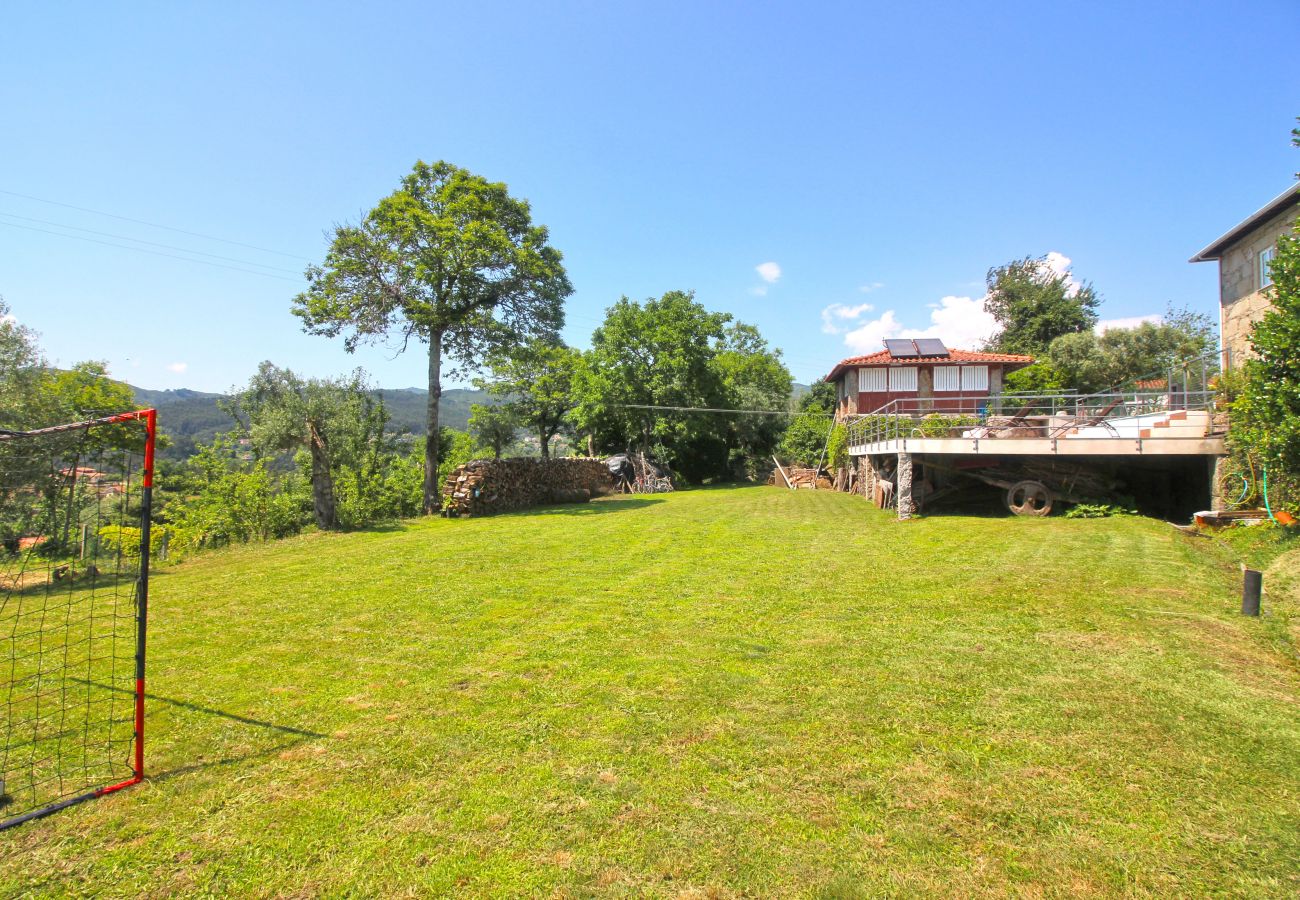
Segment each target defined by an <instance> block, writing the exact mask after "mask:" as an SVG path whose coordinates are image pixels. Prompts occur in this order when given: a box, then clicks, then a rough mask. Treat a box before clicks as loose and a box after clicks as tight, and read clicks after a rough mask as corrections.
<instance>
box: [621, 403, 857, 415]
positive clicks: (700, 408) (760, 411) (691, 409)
mask: <svg viewBox="0 0 1300 900" xmlns="http://www.w3.org/2000/svg"><path fill="white" fill-rule="evenodd" d="M601 405H602V406H607V407H609V408H611V409H655V410H664V411H668V412H707V413H733V414H737V415H756V416H804V415H814V416H828V417H829V416H834V413H819V412H813V411H811V410H809V411H808V412H798V411H794V412H792V411H791V410H788V409H721V408H718V407H712V406H648V405H645V404H640V403H604V404H601Z"/></svg>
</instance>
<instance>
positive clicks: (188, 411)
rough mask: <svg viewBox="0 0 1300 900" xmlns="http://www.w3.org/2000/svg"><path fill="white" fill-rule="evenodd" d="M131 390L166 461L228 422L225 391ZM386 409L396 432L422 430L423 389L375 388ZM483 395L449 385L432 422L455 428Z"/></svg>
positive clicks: (465, 421)
mask: <svg viewBox="0 0 1300 900" xmlns="http://www.w3.org/2000/svg"><path fill="white" fill-rule="evenodd" d="M128 387H130V388H131V390H132V391H133V392H134V394H135V402H136V403H138V404H140V405H141V406H152V407H154V408H155V409H157V410H158V424H159V427H160V428H161V429H162V431H163V432H164V433H165V434H167V435H168V436H169V437H170V438H171V445H170V446H169V447H168V448H167V449H166V450H164V451H162V455H163V456H164V457H167V458H170V459H185V458H187V457H189V456H192V455H193V454H194V452H195V450H196V449H197V447H198V445H199V444H206V443H208V442H210V441H211V440H212V439H213V438H214V437H216V436H217V435H218V434H219V433H221V432H223V431H229V430H230V429H231V427H232V425H233V424H234V423H233V421H232V420H231V418H230V416H229V414H227V413H226V412H224V411H223V410H222V409H221V408H220V407H219V406H218V405H217V404H218V401H221V400H224V399H226V395H225V394H209V393H206V392H204V391H192V390H190V389H189V388H178V389H176V390H167V391H154V390H150V389H148V388H139V387H135V386H134V385H128ZM376 393H377V394H379V395H381V396H382V397H383V399H384V405H385V406H387V407H388V417H389V422H388V427H389V428H390V429H391V430H393V431H397V432H410V433H412V434H422V433H423V432H424V422H425V410H426V408H427V406H428V403H429V392H428V391H426V390H424V389H423V388H397V389H387V388H385V389H382V390H379V391H376ZM488 402H490V400H489V399H488V395H487V394H485V393H484V392H483V391H476V390H473V389H470V388H449V389H448V390H445V391H443V392H442V399H441V401H440V402H439V404H438V420H439V422H440V423H441V424H443V425H445V426H447V427H448V428H457V429H460V430H461V431H463V430H465V428H466V427H467V426H468V424H469V408H470V406H471V405H472V404H475V403H488Z"/></svg>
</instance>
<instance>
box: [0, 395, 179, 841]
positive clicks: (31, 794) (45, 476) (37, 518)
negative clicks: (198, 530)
mask: <svg viewBox="0 0 1300 900" xmlns="http://www.w3.org/2000/svg"><path fill="white" fill-rule="evenodd" d="M155 423H156V418H155V413H154V411H153V410H145V411H141V412H133V413H125V414H123V415H118V416H110V417H108V418H104V419H98V420H95V421H93V422H77V423H73V424H69V425H60V426H57V427H54V428H44V429H41V430H39V431H30V432H13V431H0V644H3V650H2V651H0V829H3V828H8V827H10V826H13V825H17V824H19V823H21V822H26V821H28V820H29V819H33V818H36V817H38V816H43V815H47V814H49V813H51V812H54V811H55V810H58V809H63V808H64V807H67V806H71V805H72V804H74V803H78V802H80V801H82V800H88V799H90V798H92V797H98V796H101V795H103V794H107V793H110V792H112V791H115V790H118V789H120V788H124V787H128V786H130V785H132V784H136V783H137V782H139V781H140V780H141V778H143V777H144V740H143V738H144V651H145V622H146V611H147V607H148V584H149V539H150V530H149V515H150V506H151V503H152V492H153V491H152V484H153V479H152V475H153V449H154V435H155V431H156V428H155Z"/></svg>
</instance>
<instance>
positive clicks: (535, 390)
mask: <svg viewBox="0 0 1300 900" xmlns="http://www.w3.org/2000/svg"><path fill="white" fill-rule="evenodd" d="M580 356H581V354H579V352H578V351H577V350H574V349H573V348H572V347H567V346H565V345H564V344H562V343H560V342H559V341H555V340H547V339H543V338H536V339H533V340H531V341H528V342H526V343H523V344H519V345H516V346H513V347H507V348H505V349H504V350H501V351H498V352H496V353H493V354H492V355H491V356H489V357H488V366H489V367H490V368H491V369H492V378H490V379H480V380H479V381H478V382H476V383H477V385H478V386H479V387H480V388H481V389H484V390H486V391H487V392H488V393H489V394H491V395H492V396H493V397H496V398H498V399H500V400H501V401H503V402H504V403H505V404H506V405H508V406H509V407H510V408H511V409H512V410H513V411H514V414H515V416H516V418H517V419H518V421H519V424H520V425H522V426H523V427H525V428H529V429H532V431H533V432H534V433H535V434H536V435H537V439H538V440H539V441H540V442H541V452H542V458H543V459H547V458H549V457H550V455H551V449H550V447H551V438H553V437H555V435H556V434H558V433H559V431H560V429H561V428H563V427H564V425H565V422H566V418H567V416H568V414H569V410H571V409H573V407H574V406H576V405H577V401H576V399H575V398H574V390H573V387H574V378H575V377H576V376H577V373H578V369H579V364H580Z"/></svg>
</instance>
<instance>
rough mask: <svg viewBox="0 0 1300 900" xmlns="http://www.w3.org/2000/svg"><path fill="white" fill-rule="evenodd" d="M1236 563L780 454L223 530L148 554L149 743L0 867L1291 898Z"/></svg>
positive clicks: (72, 873) (306, 886)
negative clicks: (168, 560)
mask: <svg viewBox="0 0 1300 900" xmlns="http://www.w3.org/2000/svg"><path fill="white" fill-rule="evenodd" d="M1239 579H1240V576H1239V573H1238V572H1237V570H1236V568H1235V564H1234V562H1233V561H1232V558H1231V557H1230V555H1229V554H1228V552H1227V550H1226V549H1225V548H1224V546H1223V545H1222V544H1220V543H1216V542H1214V541H1209V540H1197V539H1193V538H1189V537H1186V536H1184V535H1181V534H1179V533H1178V532H1176V531H1175V530H1174V529H1173V528H1171V527H1170V526H1169V525H1167V524H1164V523H1161V522H1155V521H1151V520H1146V519H1139V518H1124V519H1106V520H1074V521H1072V520H1065V519H1061V518H1052V519H1047V520H1031V519H1010V518H977V517H963V516H952V517H941V516H936V517H933V518H923V519H919V520H915V521H912V522H902V523H900V522H897V521H895V520H894V519H893V517H892V516H891V515H889V514H887V513H884V512H881V511H878V510H875V509H874V508H872V507H871V506H870V505H869V504H867V503H865V502H864V501H862V500H861V499H860V498H856V497H850V496H846V495H842V494H833V493H830V492H811V491H804V492H798V493H791V492H788V491H783V490H778V489H776V488H766V487H761V488H741V489H728V490H722V489H720V490H708V491H694V492H688V493H680V494H674V495H668V496H658V497H652V498H650V497H647V498H625V499H607V500H602V501H598V502H595V503H592V504H590V505H587V506H575V507H564V508H553V509H546V510H539V511H535V512H533V513H526V514H517V515H510V516H501V517H497V518H491V519H480V520H469V521H444V520H429V521H419V522H414V523H410V524H408V525H406V526H404V527H401V528H394V529H391V530H386V531H375V532H367V533H359V534H348V535H313V536H308V537H303V538H300V539H293V540H287V541H283V542H279V543H274V544H266V545H260V546H249V547H243V548H237V549H233V550H230V551H226V552H219V553H213V554H210V555H207V556H203V557H199V558H196V559H194V560H192V561H190V562H187V563H184V564H182V565H179V566H176V567H173V568H170V569H164V570H162V571H161V572H160V573H159V574H158V577H157V578H156V580H155V582H154V597H155V600H154V605H153V618H152V621H151V625H152V629H151V639H152V643H151V645H150V678H151V681H150V694H151V696H152V697H153V699H152V700H151V702H150V705H149V714H148V726H147V727H148V734H149V750H148V762H149V766H150V770H151V774H152V777H151V778H150V780H149V781H148V782H146V783H145V784H142V785H140V786H138V787H135V788H132V789H130V790H128V791H124V792H121V793H119V794H116V795H113V796H111V797H107V798H104V799H101V800H98V801H95V802H92V803H88V804H83V805H82V806H80V807H77V808H74V809H71V810H68V811H65V812H63V813H60V814H58V815H56V816H54V817H52V818H49V819H45V820H43V821H40V822H37V823H34V824H30V825H27V826H24V827H22V828H19V829H16V830H12V831H9V832H6V833H3V834H0V894H3V895H5V896H8V895H9V894H11V893H14V892H17V891H19V890H22V889H28V890H32V891H33V892H35V893H38V894H41V893H45V894H65V893H67V894H85V895H92V894H93V895H98V896H130V897H133V896H140V895H148V896H166V895H170V894H183V895H192V894H199V895H210V896H222V897H224V896H230V895H232V894H238V895H253V896H286V895H287V896H312V895H321V894H323V895H336V896H337V895H353V896H356V895H370V896H378V895H382V896H394V895H398V896H400V895H411V896H426V895H429V894H438V893H446V894H456V895H464V896H483V897H497V896H503V895H529V896H550V895H559V896H592V895H594V896H645V895H649V896H710V897H712V896H722V897H725V896H736V895H745V896H755V897H758V896H764V897H766V896H773V895H804V896H823V897H857V896H881V895H890V896H916V895H949V896H952V895H972V894H976V895H981V894H983V895H1003V894H1007V895H1029V896H1039V895H1046V896H1062V895H1094V894H1100V895H1120V894H1136V895H1153V896H1170V895H1173V894H1182V895H1187V894H1196V895H1199V894H1215V893H1217V894H1233V895H1245V896H1294V895H1296V894H1297V893H1298V892H1300V667H1298V666H1297V662H1296V655H1295V645H1294V643H1293V638H1292V637H1291V636H1290V635H1291V633H1290V631H1289V623H1288V621H1287V618H1286V613H1287V612H1288V610H1286V609H1282V610H1280V614H1279V612H1278V610H1277V604H1271V606H1272V607H1273V611H1274V612H1275V614H1274V615H1273V616H1271V617H1266V618H1263V619H1260V620H1246V619H1243V618H1241V617H1240V616H1239V615H1237V614H1236V610H1237V607H1238V604H1239V594H1238V591H1239ZM1290 611H1291V612H1294V608H1292V610H1290Z"/></svg>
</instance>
